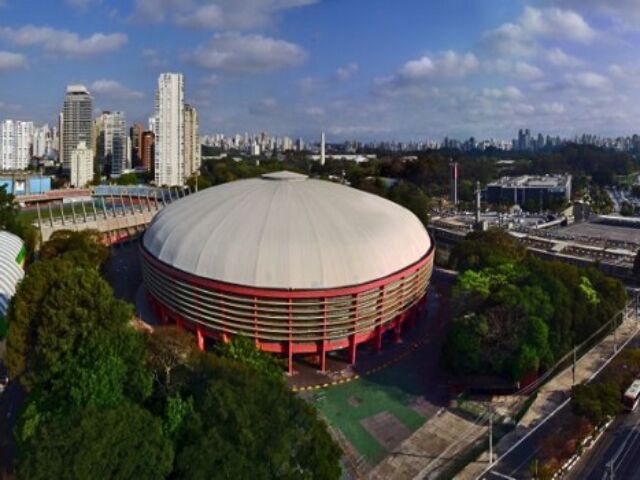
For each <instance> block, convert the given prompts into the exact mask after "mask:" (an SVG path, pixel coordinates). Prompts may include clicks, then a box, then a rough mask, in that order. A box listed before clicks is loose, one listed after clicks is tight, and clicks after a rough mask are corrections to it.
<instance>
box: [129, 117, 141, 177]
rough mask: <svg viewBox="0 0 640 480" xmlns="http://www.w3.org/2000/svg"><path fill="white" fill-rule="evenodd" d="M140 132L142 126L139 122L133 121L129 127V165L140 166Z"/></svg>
mask: <svg viewBox="0 0 640 480" xmlns="http://www.w3.org/2000/svg"><path fill="white" fill-rule="evenodd" d="M142 132H144V127H143V126H142V124H140V123H134V124H133V126H132V127H131V129H130V133H129V135H130V136H131V166H132V167H134V168H135V167H141V166H142Z"/></svg>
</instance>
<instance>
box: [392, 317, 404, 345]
mask: <svg viewBox="0 0 640 480" xmlns="http://www.w3.org/2000/svg"><path fill="white" fill-rule="evenodd" d="M405 317H406V314H405V313H404V312H402V313H401V314H400V315H398V318H397V319H396V325H395V327H394V340H395V342H396V343H400V340H402V323H403V322H404V319H405Z"/></svg>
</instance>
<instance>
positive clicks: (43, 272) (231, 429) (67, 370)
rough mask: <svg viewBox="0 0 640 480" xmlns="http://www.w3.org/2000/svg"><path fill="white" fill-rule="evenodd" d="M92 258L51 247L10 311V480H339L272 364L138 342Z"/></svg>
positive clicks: (168, 337)
mask: <svg viewBox="0 0 640 480" xmlns="http://www.w3.org/2000/svg"><path fill="white" fill-rule="evenodd" d="M101 248H102V247H101V246H100V244H99V236H96V235H93V234H89V235H86V236H77V235H75V234H71V233H64V234H61V235H59V236H58V237H56V238H53V239H52V241H51V243H50V244H47V245H45V246H44V248H43V251H44V254H43V259H42V260H40V261H38V262H36V263H34V264H33V265H32V266H31V267H30V268H29V269H28V271H27V275H26V277H25V279H24V281H23V282H22V284H21V285H20V287H19V289H18V292H17V294H16V296H15V297H14V301H13V302H12V305H11V308H10V312H9V338H8V345H7V360H8V366H9V368H10V370H11V374H12V376H14V377H18V378H20V380H21V381H22V383H23V384H24V385H25V386H26V387H27V391H28V398H27V401H26V404H25V405H24V406H23V408H22V410H21V412H20V415H19V418H18V421H17V425H16V428H15V431H14V434H15V437H16V440H17V443H18V446H19V450H20V452H19V459H18V460H19V461H18V473H19V476H20V478H24V479H27V480H31V479H45V478H46V479H48V478H69V479H83V480H84V479H85V478H91V479H96V480H101V479H105V480H106V479H129V478H140V479H145V478H148V479H162V478H176V479H181V478H184V479H196V478H203V479H204V478H207V479H209V478H214V479H215V478H220V479H226V478H264V479H280V478H291V479H293V478H296V479H297V478H309V479H311V478H313V479H316V478H317V479H337V478H339V476H340V464H339V459H340V450H339V449H338V447H337V446H336V445H335V443H334V442H333V440H332V439H331V437H330V435H329V433H328V431H327V428H326V425H325V424H324V423H323V422H322V421H321V420H320V419H319V418H318V417H317V413H316V411H315V409H314V408H313V407H311V406H310V405H308V404H307V403H306V402H304V401H303V400H302V399H300V398H298V397H297V396H296V395H294V394H293V393H292V392H291V391H290V390H289V388H288V387H287V385H286V384H285V382H284V376H283V369H282V365H281V364H280V362H279V361H277V360H275V357H273V356H271V355H267V354H265V353H263V352H260V351H258V350H257V349H256V348H255V346H254V345H253V343H252V342H250V341H248V340H242V339H241V340H238V341H235V342H232V343H230V344H228V345H224V346H221V347H220V348H219V350H218V352H217V354H215V355H214V354H210V353H203V352H200V351H199V350H197V348H195V342H194V339H193V337H192V336H191V335H189V334H187V333H185V332H184V331H182V330H179V329H177V328H175V327H161V328H158V329H156V330H155V331H154V332H153V333H150V334H149V333H141V332H138V331H136V330H134V328H133V326H132V325H133V324H132V322H131V320H132V318H133V311H132V308H131V306H130V305H127V304H126V303H124V302H121V301H120V300H117V299H115V298H114V296H113V292H112V290H111V288H110V287H109V286H108V285H107V284H106V282H105V281H104V280H103V279H102V278H101V276H100V273H99V269H98V268H97V267H98V266H99V265H100V264H101V263H102V261H103V260H102V258H103V253H104V252H102V249H101ZM81 253H84V255H82V254H81Z"/></svg>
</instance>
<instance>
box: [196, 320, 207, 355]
mask: <svg viewBox="0 0 640 480" xmlns="http://www.w3.org/2000/svg"><path fill="white" fill-rule="evenodd" d="M196 338H197V339H198V349H199V350H200V351H201V352H204V351H205V344H204V332H203V330H202V327H201V326H200V325H198V326H196Z"/></svg>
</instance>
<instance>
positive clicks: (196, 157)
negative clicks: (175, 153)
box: [184, 105, 202, 178]
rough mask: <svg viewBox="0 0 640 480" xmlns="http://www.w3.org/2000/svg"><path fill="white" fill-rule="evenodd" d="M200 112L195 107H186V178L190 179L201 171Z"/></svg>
mask: <svg viewBox="0 0 640 480" xmlns="http://www.w3.org/2000/svg"><path fill="white" fill-rule="evenodd" d="M199 129H200V127H199V124H198V110H196V107H194V106H193V105H185V106H184V176H185V178H188V177H190V176H191V175H193V174H194V173H195V172H197V171H199V170H200V163H201V150H202V147H201V146H200V131H199Z"/></svg>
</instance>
